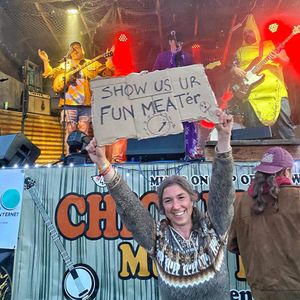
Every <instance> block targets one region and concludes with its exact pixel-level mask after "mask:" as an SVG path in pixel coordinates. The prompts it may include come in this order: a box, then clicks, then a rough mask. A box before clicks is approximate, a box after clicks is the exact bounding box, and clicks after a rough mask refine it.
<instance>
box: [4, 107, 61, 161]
mask: <svg viewBox="0 0 300 300" xmlns="http://www.w3.org/2000/svg"><path fill="white" fill-rule="evenodd" d="M27 116H28V117H27V118H26V120H25V127H24V134H25V136H26V137H27V138H28V139H29V140H30V141H31V142H32V143H33V144H34V145H36V146H37V147H38V148H40V150H41V155H40V156H39V158H38V159H37V161H36V162H37V163H39V164H48V163H54V162H56V161H58V160H59V159H60V156H61V136H62V130H61V125H60V122H59V120H60V118H59V117H57V116H48V115H41V114H32V113H28V114H27ZM21 122H22V113H21V112H17V111H10V110H3V109H0V135H7V134H14V133H18V132H20V131H21Z"/></svg>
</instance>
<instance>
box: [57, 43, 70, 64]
mask: <svg viewBox="0 0 300 300" xmlns="http://www.w3.org/2000/svg"><path fill="white" fill-rule="evenodd" d="M71 52H72V47H70V48H69V50H68V52H67V54H66V55H65V56H64V57H63V58H61V59H60V60H59V61H58V63H62V62H64V61H65V60H67V59H68V58H70V55H71Z"/></svg>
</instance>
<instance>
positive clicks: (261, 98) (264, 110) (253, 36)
mask: <svg viewBox="0 0 300 300" xmlns="http://www.w3.org/2000/svg"><path fill="white" fill-rule="evenodd" d="M260 40H261V38H260V34H259V30H258V28H257V25H256V23H255V20H254V17H253V15H249V17H248V19H247V22H246V25H245V27H244V29H243V44H242V46H241V47H240V48H239V49H238V50H237V52H236V57H235V61H234V65H233V68H232V73H233V75H234V77H235V78H234V79H236V80H237V81H236V82H237V83H238V84H233V91H234V92H236V91H237V90H238V87H239V86H240V85H239V83H240V82H241V79H243V78H245V76H246V71H245V70H246V69H247V67H248V66H249V65H251V66H255V65H257V63H259V62H260V61H261V60H263V59H264V58H265V57H266V56H267V55H270V60H268V61H267V63H266V64H265V65H264V68H263V69H262V71H261V72H260V73H259V74H263V75H264V78H263V79H262V80H260V81H258V82H256V83H254V84H252V85H250V86H249V91H246V92H245V93H244V95H243V96H242V97H241V98H242V99H241V100H240V108H241V110H242V111H243V113H244V115H245V117H244V125H245V126H246V127H259V126H264V125H265V126H272V131H273V135H274V137H275V138H282V139H292V138H294V137H295V134H294V129H293V126H292V122H291V118H290V116H291V110H290V106H289V102H288V98H287V97H288V93H287V89H286V87H285V83H284V78H283V73H282V65H283V64H287V63H288V62H289V58H288V56H287V55H286V52H285V51H284V49H282V50H281V51H280V52H277V51H275V50H274V49H275V47H274V44H273V42H272V41H264V42H261V41H260Z"/></svg>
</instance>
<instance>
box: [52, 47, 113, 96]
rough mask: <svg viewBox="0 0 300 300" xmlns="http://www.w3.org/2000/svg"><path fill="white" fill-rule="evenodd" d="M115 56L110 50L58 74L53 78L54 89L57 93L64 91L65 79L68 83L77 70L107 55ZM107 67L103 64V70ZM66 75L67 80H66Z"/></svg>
mask: <svg viewBox="0 0 300 300" xmlns="http://www.w3.org/2000/svg"><path fill="white" fill-rule="evenodd" d="M111 56H113V52H112V51H109V52H105V53H104V54H100V55H98V56H96V57H95V58H93V59H91V60H89V61H86V62H85V63H84V64H82V65H79V66H77V67H76V68H75V69H72V70H70V71H68V72H66V74H65V72H63V73H61V74H58V75H57V76H56V77H55V78H54V80H53V84H52V89H53V91H54V92H55V93H62V92H63V91H64V86H65V81H66V84H68V83H69V82H70V81H71V78H72V76H73V75H74V74H76V73H77V72H79V71H80V70H82V69H84V68H86V67H87V66H89V65H91V64H92V63H93V62H95V61H97V60H98V59H100V58H107V57H111ZM105 68H106V66H105V65H103V70H104V69H105ZM65 77H66V80H65Z"/></svg>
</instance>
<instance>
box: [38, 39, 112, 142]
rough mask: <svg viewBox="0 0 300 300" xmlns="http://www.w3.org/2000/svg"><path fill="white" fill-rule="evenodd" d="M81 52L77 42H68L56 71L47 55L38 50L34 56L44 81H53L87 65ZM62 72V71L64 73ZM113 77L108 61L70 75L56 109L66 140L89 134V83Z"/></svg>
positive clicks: (82, 51) (110, 63)
mask: <svg viewBox="0 0 300 300" xmlns="http://www.w3.org/2000/svg"><path fill="white" fill-rule="evenodd" d="M84 54H85V52H84V49H83V47H82V45H81V43H80V42H77V41H75V42H72V43H71V44H70V46H69V50H68V53H67V55H66V57H65V58H66V59H65V61H63V62H61V63H60V65H59V66H58V67H56V68H53V67H52V66H51V64H50V60H49V58H48V54H47V53H46V52H45V51H43V50H40V49H39V50H38V55H39V57H40V58H41V60H42V61H43V64H44V73H43V77H44V78H51V79H53V80H54V79H55V78H56V77H57V76H61V75H62V74H64V73H65V72H69V71H71V70H73V69H75V68H77V67H79V66H80V65H82V64H85V63H88V62H90V60H89V59H86V58H85V57H84ZM65 70H66V71H65ZM113 73H114V67H113V64H112V60H111V59H110V58H107V60H106V63H105V64H104V65H103V64H101V63H100V62H98V61H95V62H93V63H91V64H89V65H87V66H86V67H85V68H83V69H81V70H80V71H78V72H77V73H75V74H74V76H72V77H71V78H70V80H69V81H68V82H67V86H66V89H65V95H64V89H62V90H61V91H60V92H59V94H60V101H59V106H60V107H63V108H64V110H63V111H62V113H61V122H65V124H66V140H67V138H68V135H69V134H70V133H71V132H72V131H75V130H80V131H82V132H84V133H85V134H86V135H89V134H90V130H91V97H92V91H91V88H90V80H91V79H93V78H95V77H96V76H97V75H100V76H103V77H104V76H111V75H113Z"/></svg>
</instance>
